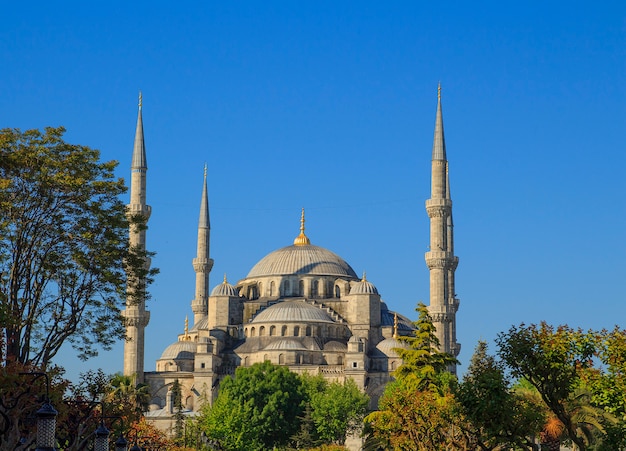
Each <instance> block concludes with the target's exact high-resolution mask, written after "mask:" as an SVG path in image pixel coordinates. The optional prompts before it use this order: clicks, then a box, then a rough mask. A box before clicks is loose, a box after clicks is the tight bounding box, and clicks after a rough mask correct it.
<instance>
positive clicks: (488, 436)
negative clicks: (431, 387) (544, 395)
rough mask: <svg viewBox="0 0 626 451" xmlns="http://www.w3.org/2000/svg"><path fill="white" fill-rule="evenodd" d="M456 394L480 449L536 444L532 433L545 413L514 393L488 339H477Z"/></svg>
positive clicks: (539, 425) (542, 421) (534, 433)
mask: <svg viewBox="0 0 626 451" xmlns="http://www.w3.org/2000/svg"><path fill="white" fill-rule="evenodd" d="M455 397H456V400H457V402H458V405H459V407H460V412H461V414H462V415H463V416H464V417H465V419H466V420H467V422H466V423H465V425H467V427H468V430H467V432H468V433H469V434H470V435H472V436H473V437H474V438H475V439H476V442H477V444H478V446H479V447H480V449H481V450H484V451H489V450H495V449H503V448H504V449H508V448H510V447H523V448H526V449H528V448H534V444H533V443H532V442H531V441H530V440H529V437H532V436H535V435H537V434H538V433H539V431H541V429H542V427H543V425H544V423H545V416H544V415H543V412H542V411H541V409H537V406H536V405H535V404H534V403H532V402H529V400H528V399H526V398H524V397H522V396H520V395H518V394H517V393H515V391H514V390H513V389H512V387H511V383H510V381H509V379H508V377H507V376H506V375H505V371H504V367H503V365H502V363H501V362H498V361H496V359H495V358H494V357H493V356H490V355H489V354H487V343H486V342H484V341H480V342H479V343H478V346H477V347H476V351H475V352H474V355H473V356H472V359H471V362H470V364H469V366H468V368H467V373H466V374H465V377H464V378H463V381H462V382H461V383H460V384H459V386H458V388H457V389H456V390H455Z"/></svg>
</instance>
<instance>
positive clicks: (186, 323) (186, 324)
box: [183, 316, 191, 341]
mask: <svg viewBox="0 0 626 451" xmlns="http://www.w3.org/2000/svg"><path fill="white" fill-rule="evenodd" d="M189 340H191V337H190V336H189V317H187V316H185V336H184V337H183V341H189Z"/></svg>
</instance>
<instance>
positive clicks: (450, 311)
mask: <svg viewBox="0 0 626 451" xmlns="http://www.w3.org/2000/svg"><path fill="white" fill-rule="evenodd" d="M431 171H432V172H431V198H430V199H428V200H427V201H426V211H427V212H428V217H429V218H430V250H429V251H428V252H426V255H425V259H426V264H427V265H428V269H429V270H430V305H429V307H428V309H429V312H430V315H431V317H432V319H433V324H434V326H435V328H436V334H437V338H438V339H439V344H440V350H441V351H443V352H447V353H450V354H452V355H453V356H455V357H456V356H458V354H459V351H460V350H461V345H460V344H459V343H457V341H456V312H457V310H458V308H459V300H458V299H457V298H456V293H455V287H454V272H455V270H456V267H457V265H458V263H459V258H458V257H456V256H455V255H454V243H453V239H454V238H453V233H452V226H453V222H452V199H451V197H450V180H449V178H448V160H447V156H446V143H445V138H444V132H443V113H442V110H441V84H439V86H438V87H437V115H436V119H435V135H434V139H433V153H432V169H431ZM450 369H451V370H452V371H453V372H455V371H456V368H455V367H453V368H450Z"/></svg>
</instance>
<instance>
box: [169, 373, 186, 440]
mask: <svg viewBox="0 0 626 451" xmlns="http://www.w3.org/2000/svg"><path fill="white" fill-rule="evenodd" d="M171 390H172V398H173V399H172V401H173V402H174V406H173V407H174V421H175V422H174V441H175V443H177V444H179V445H180V444H181V443H182V442H183V434H184V429H185V415H184V414H183V393H182V388H181V386H180V382H179V381H178V379H176V380H175V381H174V383H173V384H172V389H171Z"/></svg>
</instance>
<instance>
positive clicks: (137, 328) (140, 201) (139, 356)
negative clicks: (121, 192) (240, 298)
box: [123, 92, 152, 383]
mask: <svg viewBox="0 0 626 451" xmlns="http://www.w3.org/2000/svg"><path fill="white" fill-rule="evenodd" d="M142 103H143V102H142V97H141V92H140V93H139V112H138V115H137V128H136V130H135V145H134V148H133V156H132V162H131V175H130V203H129V204H128V206H127V207H128V214H129V215H130V216H131V217H137V216H140V217H142V218H143V220H144V221H145V224H147V223H148V219H149V218H150V213H151V212H152V210H151V208H150V206H149V205H147V204H146V172H147V171H148V163H147V160H146V146H145V142H144V136H143V118H142V114H141V109H142ZM128 235H129V236H128V242H129V246H130V247H131V248H136V249H137V250H138V251H140V252H145V250H146V228H145V227H137V225H134V224H131V226H130V230H129V234H128ZM145 265H146V268H145V269H146V270H147V269H149V268H150V259H149V258H146V260H145ZM128 285H129V287H131V286H132V285H138V286H139V287H143V286H145V281H141V280H139V281H138V280H132V275H129V284H128ZM123 316H124V324H125V326H126V336H127V340H126V342H125V343H124V375H126V376H134V377H136V382H137V383H140V382H143V377H144V374H143V369H144V341H145V328H146V326H147V325H148V322H149V321H150V312H148V311H147V310H146V300H145V297H144V294H143V293H142V291H141V289H139V290H133V289H132V288H129V289H128V301H127V303H126V309H125V310H124V312H123Z"/></svg>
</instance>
